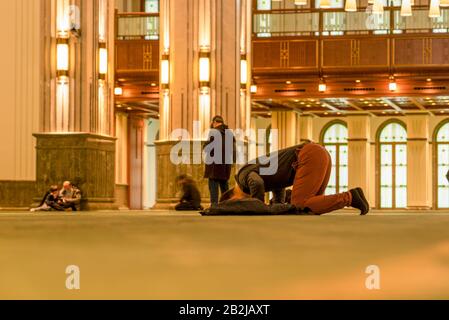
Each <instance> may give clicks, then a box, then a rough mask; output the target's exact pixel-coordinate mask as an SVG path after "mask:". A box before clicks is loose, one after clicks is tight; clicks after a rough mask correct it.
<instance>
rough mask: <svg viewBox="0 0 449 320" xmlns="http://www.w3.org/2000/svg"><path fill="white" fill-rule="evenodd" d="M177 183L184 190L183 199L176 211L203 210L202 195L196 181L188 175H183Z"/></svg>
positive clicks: (177, 179)
mask: <svg viewBox="0 0 449 320" xmlns="http://www.w3.org/2000/svg"><path fill="white" fill-rule="evenodd" d="M176 182H177V183H178V185H179V186H180V188H181V189H182V197H181V199H180V201H179V203H178V205H176V207H175V210H176V211H197V210H203V207H202V206H201V194H200V191H199V190H198V187H197V186H196V183H195V181H194V180H193V179H192V178H191V177H189V176H188V175H181V176H179V177H178V178H176Z"/></svg>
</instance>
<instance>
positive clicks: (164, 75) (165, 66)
mask: <svg viewBox="0 0 449 320" xmlns="http://www.w3.org/2000/svg"><path fill="white" fill-rule="evenodd" d="M169 83H170V61H169V60H168V59H164V60H161V84H162V85H168V84H169Z"/></svg>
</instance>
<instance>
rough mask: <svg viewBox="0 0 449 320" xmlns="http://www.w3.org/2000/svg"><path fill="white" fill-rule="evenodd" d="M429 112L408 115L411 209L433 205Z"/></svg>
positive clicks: (408, 170)
mask: <svg viewBox="0 0 449 320" xmlns="http://www.w3.org/2000/svg"><path fill="white" fill-rule="evenodd" d="M429 117H430V116H429V115H428V114H410V115H407V118H406V119H407V135H408V142H407V155H408V156H407V159H408V164H407V166H408V168H407V172H408V177H407V181H408V183H407V185H408V189H407V194H408V208H409V209H415V210H416V209H418V210H420V209H423V210H424V209H430V208H431V207H432V188H431V183H430V182H431V181H432V161H431V156H430V132H429V121H430V118H429Z"/></svg>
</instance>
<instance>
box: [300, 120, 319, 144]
mask: <svg viewBox="0 0 449 320" xmlns="http://www.w3.org/2000/svg"><path fill="white" fill-rule="evenodd" d="M313 117H314V116H312V115H310V114H304V115H301V118H300V119H299V132H300V134H299V137H300V138H301V142H304V141H313ZM314 142H319V141H314Z"/></svg>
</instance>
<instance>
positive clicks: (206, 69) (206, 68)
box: [200, 57, 210, 83]
mask: <svg viewBox="0 0 449 320" xmlns="http://www.w3.org/2000/svg"><path fill="white" fill-rule="evenodd" d="M200 82H203V83H208V82H210V59H209V58H208V57H201V58H200Z"/></svg>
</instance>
